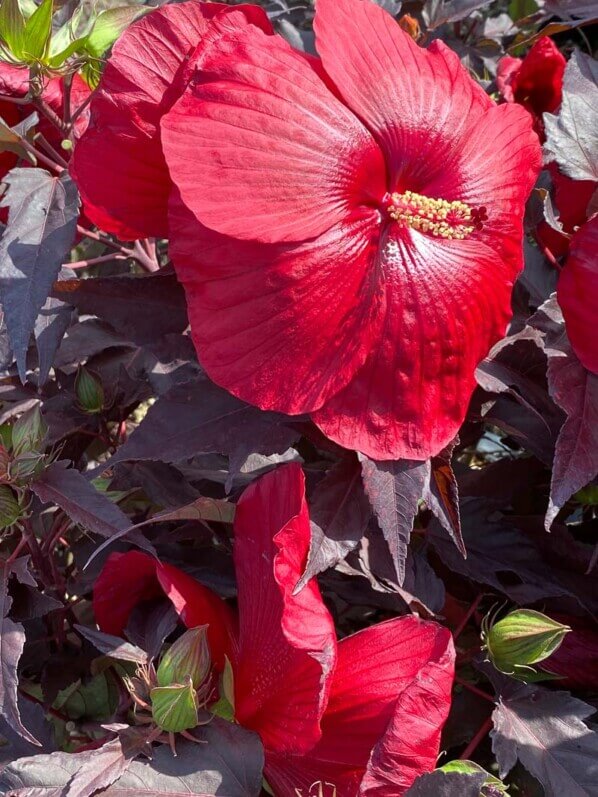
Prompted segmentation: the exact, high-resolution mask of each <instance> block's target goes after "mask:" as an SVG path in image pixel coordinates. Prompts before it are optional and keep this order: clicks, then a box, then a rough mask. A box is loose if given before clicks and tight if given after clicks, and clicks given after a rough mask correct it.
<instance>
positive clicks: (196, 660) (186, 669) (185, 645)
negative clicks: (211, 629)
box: [157, 625, 212, 689]
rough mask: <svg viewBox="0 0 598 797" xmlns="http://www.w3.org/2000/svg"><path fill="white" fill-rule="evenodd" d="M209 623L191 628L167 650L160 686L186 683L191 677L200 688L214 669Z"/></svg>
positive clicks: (159, 671)
mask: <svg viewBox="0 0 598 797" xmlns="http://www.w3.org/2000/svg"><path fill="white" fill-rule="evenodd" d="M207 630H208V626H207V625H199V626H197V628H190V629H189V630H188V631H185V633H184V634H183V636H181V637H179V639H177V641H176V642H175V643H174V644H173V645H171V646H170V648H169V649H168V650H167V651H166V653H165V654H164V656H162V660H161V662H160V666H159V667H158V672H157V678H158V684H159V685H160V686H169V685H170V684H181V683H185V682H186V680H187V678H190V679H191V683H192V685H193V687H194V689H199V687H200V686H201V685H202V684H203V682H204V681H205V680H206V678H207V677H208V676H209V674H210V671H211V669H212V659H211V656H210V647H209V645H208V637H207Z"/></svg>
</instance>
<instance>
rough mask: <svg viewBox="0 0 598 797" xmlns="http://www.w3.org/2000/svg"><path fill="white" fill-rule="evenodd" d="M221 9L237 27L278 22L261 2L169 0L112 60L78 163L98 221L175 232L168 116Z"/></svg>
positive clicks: (131, 230)
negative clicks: (165, 146)
mask: <svg viewBox="0 0 598 797" xmlns="http://www.w3.org/2000/svg"><path fill="white" fill-rule="evenodd" d="M219 14H224V15H230V17H231V20H230V21H229V24H230V25H232V26H234V25H246V24H249V23H250V22H256V23H257V24H261V25H262V26H263V27H264V28H267V29H269V28H270V26H269V23H268V21H267V18H266V16H265V14H264V13H263V12H262V11H261V9H257V8H255V7H251V6H239V7H236V8H234V9H233V8H229V7H227V6H224V5H222V4H220V3H199V2H196V1H195V0H191V2H186V3H180V4H176V5H165V6H162V7H161V8H159V9H157V10H156V11H153V12H152V13H150V14H148V15H147V16H145V17H143V18H142V19H140V20H138V21H137V22H135V23H134V24H133V25H131V26H130V28H128V30H127V31H126V32H125V33H124V34H123V35H122V36H121V37H120V39H119V40H118V42H117V43H116V44H115V46H114V49H113V51H112V55H111V57H110V59H109V60H108V63H107V65H106V69H105V70H104V74H103V76H102V79H101V81H100V85H99V87H98V89H97V91H96V94H95V96H94V99H93V101H92V104H91V124H90V127H89V129H88V131H87V134H86V135H85V136H84V137H83V138H82V139H81V141H80V142H79V144H78V146H77V147H76V150H75V155H74V158H73V165H72V167H71V168H72V174H73V176H74V178H75V180H76V182H77V185H78V186H79V190H80V191H81V194H82V196H83V198H84V200H86V201H87V204H88V205H92V206H93V208H94V210H93V211H92V212H91V213H90V216H91V218H92V220H93V221H94V222H95V223H96V224H97V225H98V226H99V227H101V228H102V229H104V230H106V231H107V232H112V233H115V234H116V235H118V236H119V237H120V238H122V239H123V240H133V239H135V238H143V237H145V236H166V235H167V234H168V224H167V205H168V196H169V194H170V189H171V182H170V177H169V176H168V169H167V167H166V163H165V161H164V156H163V154H162V146H161V143H160V119H161V118H162V116H163V114H164V113H165V112H166V111H167V110H168V109H169V108H170V107H171V106H172V104H173V103H174V102H175V101H176V100H177V99H178V98H179V96H180V95H181V93H182V91H183V89H184V87H185V75H186V69H187V61H188V59H189V57H190V55H191V54H192V53H193V51H194V50H195V48H196V47H197V46H198V44H199V43H200V41H201V39H202V37H203V36H205V34H206V33H207V31H208V29H209V25H210V21H211V20H212V19H213V18H214V17H215V16H217V15H219ZM98 164H101V168H98Z"/></svg>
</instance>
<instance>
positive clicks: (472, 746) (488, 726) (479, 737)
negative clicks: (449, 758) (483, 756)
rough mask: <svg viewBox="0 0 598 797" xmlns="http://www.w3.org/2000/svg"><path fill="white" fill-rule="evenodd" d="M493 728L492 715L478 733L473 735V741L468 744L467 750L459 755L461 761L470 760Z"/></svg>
mask: <svg viewBox="0 0 598 797" xmlns="http://www.w3.org/2000/svg"><path fill="white" fill-rule="evenodd" d="M491 730H492V717H488V719H487V720H486V721H485V722H484V724H483V725H482V727H481V728H480V730H479V731H478V732H477V733H476V735H475V736H474V737H473V739H472V740H471V742H470V743H469V744H468V745H467V747H466V748H465V750H463V752H462V753H461V755H460V756H459V758H460V760H461V761H469V760H470V759H471V756H472V755H473V753H474V752H475V751H476V749H477V747H478V745H479V744H481V743H482V742H483V741H484V739H485V738H486V736H487V735H488V733H489V732H490V731H491Z"/></svg>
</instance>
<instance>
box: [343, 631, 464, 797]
mask: <svg viewBox="0 0 598 797" xmlns="http://www.w3.org/2000/svg"><path fill="white" fill-rule="evenodd" d="M454 669H455V651H454V648H453V644H452V641H451V640H450V637H448V635H447V644H446V647H445V649H444V652H443V653H442V655H441V656H440V657H439V658H438V659H436V660H430V661H429V662H428V663H427V664H426V665H425V666H424V667H423V668H422V669H421V670H420V671H419V673H418V674H417V675H416V677H415V678H414V680H413V681H412V683H411V684H410V685H409V686H408V687H407V689H405V691H404V692H403V693H402V694H401V696H400V697H399V699H398V700H397V704H396V706H395V710H394V714H393V717H392V719H391V721H390V723H389V725H388V728H387V729H386V732H385V734H384V736H383V737H382V739H381V740H380V741H379V742H378V743H377V744H376V746H375V747H374V749H373V751H372V755H371V756H370V760H369V761H368V766H367V770H366V774H365V775H364V778H363V780H362V782H361V789H360V791H359V794H360V797H403V795H404V794H406V792H407V790H408V789H409V787H410V786H411V785H412V784H413V782H414V780H415V779H416V778H417V777H419V775H422V774H424V773H425V772H430V771H431V770H432V769H434V768H435V766H436V760H437V758H438V750H439V748H440V736H441V733H442V727H443V725H444V723H445V722H446V718H447V717H448V713H449V709H450V705H451V691H452V687H453V677H454Z"/></svg>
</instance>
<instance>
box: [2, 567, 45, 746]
mask: <svg viewBox="0 0 598 797" xmlns="http://www.w3.org/2000/svg"><path fill="white" fill-rule="evenodd" d="M17 561H19V560H17ZM12 574H13V567H12V564H9V563H7V562H2V563H1V564H0V618H1V620H0V623H1V625H0V714H1V715H2V716H3V717H4V719H5V720H6V721H7V722H8V723H9V724H10V725H11V726H12V728H13V729H14V730H15V731H17V732H18V733H19V734H20V735H21V736H22V737H23V738H24V739H26V740H27V741H28V742H30V743H31V744H35V745H39V742H38V741H37V739H36V738H35V737H34V736H33V735H32V734H31V733H29V731H28V730H27V728H25V726H24V725H23V723H22V722H21V716H20V714H19V706H18V686H19V677H18V673H17V667H18V665H19V659H20V658H21V654H22V653H23V648H24V646H25V631H24V629H23V626H22V625H21V624H20V623H15V622H13V621H12V620H11V619H10V618H9V617H8V616H7V615H8V612H9V611H10V608H11V605H12V598H11V597H10V596H9V594H8V580H9V578H10V577H11V575H12Z"/></svg>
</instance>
